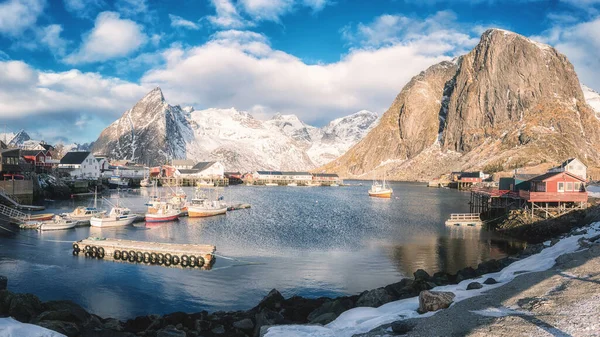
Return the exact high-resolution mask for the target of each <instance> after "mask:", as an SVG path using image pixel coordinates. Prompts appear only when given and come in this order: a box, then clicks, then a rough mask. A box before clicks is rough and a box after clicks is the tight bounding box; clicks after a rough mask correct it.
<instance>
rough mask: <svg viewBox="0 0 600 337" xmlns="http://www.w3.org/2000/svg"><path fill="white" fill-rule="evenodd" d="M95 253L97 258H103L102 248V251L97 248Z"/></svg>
mask: <svg viewBox="0 0 600 337" xmlns="http://www.w3.org/2000/svg"><path fill="white" fill-rule="evenodd" d="M96 254H97V257H98V258H99V259H103V258H104V249H102V251H100V250H98V253H96Z"/></svg>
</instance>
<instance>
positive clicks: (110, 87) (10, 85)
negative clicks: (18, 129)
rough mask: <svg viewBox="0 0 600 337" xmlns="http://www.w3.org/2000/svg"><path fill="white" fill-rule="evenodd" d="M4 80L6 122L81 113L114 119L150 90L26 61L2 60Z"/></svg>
mask: <svg viewBox="0 0 600 337" xmlns="http://www.w3.org/2000/svg"><path fill="white" fill-rule="evenodd" d="M0 78H2V81H0V119H5V120H10V119H15V118H27V117H28V116H34V115H44V114H55V115H60V116H61V117H64V115H65V114H66V113H67V114H68V113H78V112H81V111H87V112H90V113H91V112H94V113H97V114H99V115H102V116H109V118H113V117H116V116H118V115H120V114H121V113H122V112H123V111H124V110H125V109H127V108H129V107H130V105H131V104H133V103H135V102H136V101H137V100H139V98H140V97H142V96H143V95H144V94H145V93H146V92H147V91H148V90H149V88H144V87H142V86H140V85H138V84H134V83H130V82H126V81H122V80H119V79H116V78H106V77H103V76H101V75H99V74H97V73H82V72H81V71H79V70H70V71H65V72H47V71H40V70H37V69H34V68H32V67H31V66H30V65H28V64H26V63H24V62H22V61H0ZM32 97H34V98H35V99H32Z"/></svg>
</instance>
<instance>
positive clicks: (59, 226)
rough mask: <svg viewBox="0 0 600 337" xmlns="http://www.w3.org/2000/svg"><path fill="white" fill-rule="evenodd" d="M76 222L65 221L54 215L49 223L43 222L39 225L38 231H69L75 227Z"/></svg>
mask: <svg viewBox="0 0 600 337" xmlns="http://www.w3.org/2000/svg"><path fill="white" fill-rule="evenodd" d="M78 222H79V221H77V220H71V219H65V218H63V217H61V216H59V215H56V216H55V217H54V218H53V219H52V220H50V221H43V222H40V224H39V230H41V231H55V230H64V229H71V228H75V226H77V223H78Z"/></svg>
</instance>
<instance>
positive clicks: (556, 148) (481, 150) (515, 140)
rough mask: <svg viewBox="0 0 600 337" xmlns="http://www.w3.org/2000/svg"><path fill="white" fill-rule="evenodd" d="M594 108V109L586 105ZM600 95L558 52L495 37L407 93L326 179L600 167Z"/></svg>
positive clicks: (497, 33)
mask: <svg viewBox="0 0 600 337" xmlns="http://www.w3.org/2000/svg"><path fill="white" fill-rule="evenodd" d="M586 100H587V103H586ZM598 116H600V96H599V95H598V94H597V93H596V92H594V91H593V90H591V89H589V88H587V87H583V89H582V86H581V84H580V83H579V80H578V78H577V74H576V73H575V69H574V68H573V65H572V64H571V63H570V62H569V61H568V60H567V58H566V56H564V55H562V54H560V53H559V52H558V51H556V50H555V49H554V48H552V47H550V46H548V45H545V44H541V43H538V42H535V41H532V40H530V39H528V38H526V37H524V36H521V35H519V34H516V33H513V32H509V31H505V30H500V29H491V30H488V31H486V32H484V33H483V35H482V36H481V39H480V42H479V44H478V45H477V46H476V47H475V48H474V49H473V50H472V51H471V52H469V53H468V54H466V55H463V56H461V57H458V58H456V59H455V60H453V61H452V62H448V61H445V62H441V63H439V64H436V65H433V66H431V67H429V68H428V69H427V70H425V71H423V72H421V73H420V74H418V75H417V76H415V77H413V78H412V80H411V81H410V82H409V83H408V84H406V86H405V87H404V88H403V89H402V91H401V92H400V94H399V95H398V96H397V97H396V99H395V100H394V102H393V103H392V105H391V107H390V108H389V109H388V110H387V111H386V112H385V113H384V114H383V116H382V117H381V121H380V122H379V124H378V125H377V127H375V128H374V129H373V130H371V131H370V133H369V134H368V135H367V136H366V137H364V138H363V139H362V140H361V141H360V142H359V143H358V144H356V145H355V146H353V147H352V148H351V149H350V150H349V151H348V152H347V153H346V154H344V155H343V156H341V157H340V158H338V159H336V160H334V161H333V162H331V163H329V164H327V165H325V166H324V167H322V168H320V169H319V170H325V171H328V172H336V173H339V174H341V175H342V176H344V177H357V178H371V177H381V176H383V175H384V174H386V175H387V177H388V178H390V179H397V180H426V179H431V178H434V177H438V176H439V175H441V174H444V173H448V172H451V171H461V170H479V169H482V170H485V171H488V172H497V171H510V170H512V169H514V168H520V167H529V166H536V165H540V164H544V163H560V162H562V161H563V160H565V159H567V158H570V157H578V158H579V159H581V160H582V161H583V162H584V163H586V164H587V165H588V166H589V167H590V168H598V167H600V121H598V118H597V117H598Z"/></svg>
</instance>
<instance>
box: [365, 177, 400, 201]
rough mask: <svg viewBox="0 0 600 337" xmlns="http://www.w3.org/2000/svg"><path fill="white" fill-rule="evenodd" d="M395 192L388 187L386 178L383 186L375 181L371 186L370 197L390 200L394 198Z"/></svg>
mask: <svg viewBox="0 0 600 337" xmlns="http://www.w3.org/2000/svg"><path fill="white" fill-rule="evenodd" d="M393 192H394V191H393V190H392V188H391V187H389V186H387V184H386V183H385V177H384V178H383V181H382V183H381V184H380V183H379V182H377V181H373V185H372V186H371V189H370V190H369V196H370V197H375V198H388V199H389V198H391V197H392V193H393Z"/></svg>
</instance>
